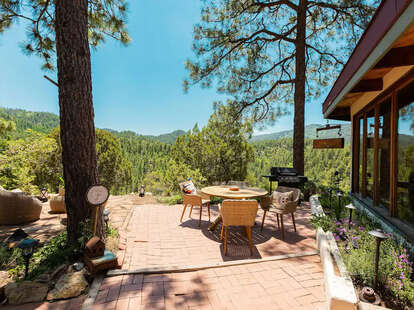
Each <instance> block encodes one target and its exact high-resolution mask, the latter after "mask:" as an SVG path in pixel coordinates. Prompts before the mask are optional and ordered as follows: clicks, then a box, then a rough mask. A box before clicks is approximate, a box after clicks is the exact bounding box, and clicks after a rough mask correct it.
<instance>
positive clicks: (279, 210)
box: [272, 186, 300, 240]
mask: <svg viewBox="0 0 414 310" xmlns="http://www.w3.org/2000/svg"><path fill="white" fill-rule="evenodd" d="M275 192H280V193H287V192H293V197H292V200H291V201H288V202H286V203H282V204H280V203H279V202H278V201H276V200H275V199H274V196H273V194H272V201H273V203H272V205H273V206H274V207H275V208H274V210H275V212H276V214H277V218H278V225H279V215H280V224H281V226H282V239H283V240H285V227H284V225H283V215H284V214H289V213H290V214H291V216H292V222H293V228H294V229H295V231H296V223H295V214H294V213H295V212H296V209H297V207H298V205H299V198H300V189H297V188H291V187H284V186H279V187H278V188H277V189H276V190H275Z"/></svg>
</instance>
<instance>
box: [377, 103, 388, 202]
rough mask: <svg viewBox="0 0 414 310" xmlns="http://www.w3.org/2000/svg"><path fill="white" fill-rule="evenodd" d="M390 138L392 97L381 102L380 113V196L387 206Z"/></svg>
mask: <svg viewBox="0 0 414 310" xmlns="http://www.w3.org/2000/svg"><path fill="white" fill-rule="evenodd" d="M390 138H391V99H389V100H386V101H384V102H382V103H380V104H379V115H378V192H377V193H378V198H379V203H380V204H381V205H383V206H385V207H387V208H388V207H389V205H390Z"/></svg>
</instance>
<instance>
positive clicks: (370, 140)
mask: <svg viewBox="0 0 414 310" xmlns="http://www.w3.org/2000/svg"><path fill="white" fill-rule="evenodd" d="M374 132H375V117H374V110H373V109H372V110H370V111H368V113H367V143H366V152H367V176H366V189H367V196H368V197H370V198H372V197H373V194H374Z"/></svg>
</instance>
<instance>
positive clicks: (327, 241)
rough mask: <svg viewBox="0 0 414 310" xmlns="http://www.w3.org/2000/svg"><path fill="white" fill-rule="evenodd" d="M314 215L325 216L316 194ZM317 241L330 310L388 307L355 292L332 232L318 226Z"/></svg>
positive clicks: (312, 206)
mask: <svg viewBox="0 0 414 310" xmlns="http://www.w3.org/2000/svg"><path fill="white" fill-rule="evenodd" d="M309 201H310V204H311V209H312V215H315V216H325V212H323V208H322V205H321V203H320V202H319V199H318V196H317V195H314V196H312V197H311V198H310V199H309ZM316 242H317V244H318V249H319V253H320V257H321V261H322V264H323V268H324V269H323V271H324V277H325V290H326V302H327V305H328V307H327V309H329V310H331V309H332V310H336V309H338V310H342V309H344V310H348V309H358V310H381V309H388V308H384V307H381V306H375V305H371V304H368V303H365V302H362V301H359V298H357V296H356V294H355V292H356V289H355V287H354V285H353V283H352V279H351V277H350V276H349V273H348V271H347V269H346V266H345V263H344V261H343V259H342V256H341V252H340V251H339V248H338V245H337V243H336V240H335V238H334V237H333V235H332V232H330V231H328V232H324V231H323V229H322V228H320V227H319V228H318V230H317V231H316ZM332 257H333V258H334V260H335V264H336V266H337V267H338V269H339V274H340V276H337V275H335V272H334V265H333V261H332Z"/></svg>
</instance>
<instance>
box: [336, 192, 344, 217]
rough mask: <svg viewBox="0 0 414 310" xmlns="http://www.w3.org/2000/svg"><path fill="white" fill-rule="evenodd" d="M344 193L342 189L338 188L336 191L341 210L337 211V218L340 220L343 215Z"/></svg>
mask: <svg viewBox="0 0 414 310" xmlns="http://www.w3.org/2000/svg"><path fill="white" fill-rule="evenodd" d="M343 195H344V193H343V192H342V191H341V190H337V191H336V197H338V208H339V210H338V211H337V212H336V219H337V220H338V221H339V220H340V216H341V211H342V202H341V199H342V196H343Z"/></svg>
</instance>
